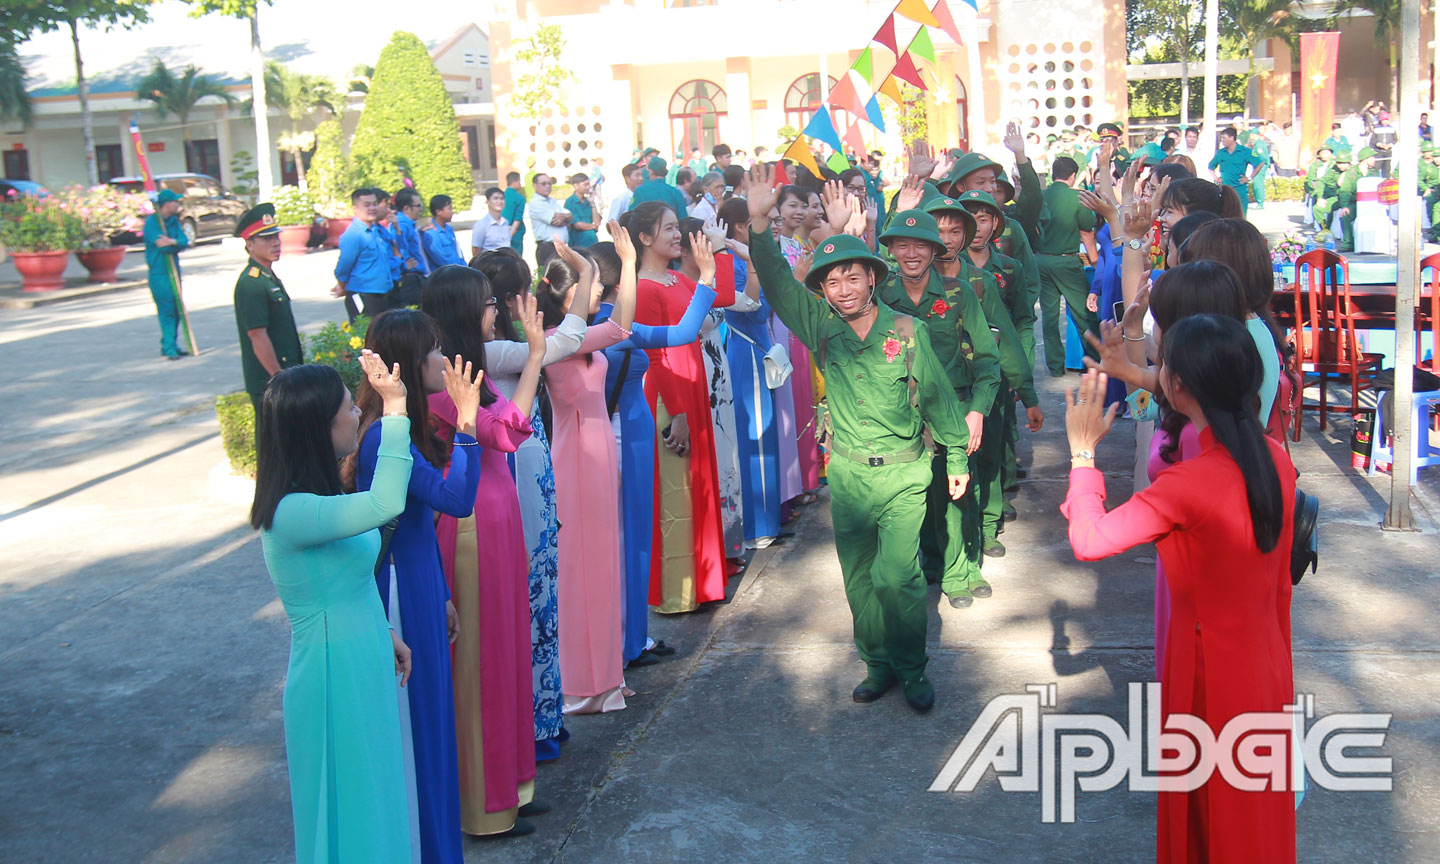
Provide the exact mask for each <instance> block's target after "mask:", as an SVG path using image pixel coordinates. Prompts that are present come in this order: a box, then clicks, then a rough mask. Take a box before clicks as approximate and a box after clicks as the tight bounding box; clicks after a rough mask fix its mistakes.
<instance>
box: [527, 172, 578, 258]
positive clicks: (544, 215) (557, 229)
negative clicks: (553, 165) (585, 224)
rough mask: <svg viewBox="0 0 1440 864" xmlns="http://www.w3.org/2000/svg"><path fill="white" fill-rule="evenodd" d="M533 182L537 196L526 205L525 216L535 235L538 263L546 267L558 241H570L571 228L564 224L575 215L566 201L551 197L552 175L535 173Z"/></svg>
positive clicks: (567, 223) (553, 181)
mask: <svg viewBox="0 0 1440 864" xmlns="http://www.w3.org/2000/svg"><path fill="white" fill-rule="evenodd" d="M530 184H531V185H532V186H533V187H534V188H535V195H534V197H532V198H531V199H530V203H528V204H526V205H525V218H526V219H528V220H530V230H531V231H532V232H533V233H534V235H535V262H536V264H538V265H539V266H540V267H544V266H545V263H546V262H548V261H549V260H550V258H551V257H553V255H554V252H555V241H556V240H564V241H565V242H567V243H568V242H569V241H570V229H569V228H567V227H565V226H567V225H569V224H570V220H571V219H572V218H573V217H572V216H571V214H570V211H569V210H566V209H565V203H564V202H563V201H556V200H555V199H554V198H551V197H550V190H551V189H552V188H553V187H554V186H555V179H554V178H553V177H551V176H550V175H549V174H536V175H535V179H533V180H531V181H530Z"/></svg>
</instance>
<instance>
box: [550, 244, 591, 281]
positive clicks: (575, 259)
mask: <svg viewBox="0 0 1440 864" xmlns="http://www.w3.org/2000/svg"><path fill="white" fill-rule="evenodd" d="M555 254H556V255H558V256H560V260H561V261H564V262H565V263H566V264H569V265H570V266H571V267H573V268H575V272H576V273H580V272H582V271H583V270H584V269H585V268H586V267H589V266H590V261H589V260H588V259H586V257H585V256H584V255H581V254H580V253H579V252H576V251H575V250H574V249H571V248H570V244H569V243H567V242H565V241H564V240H562V239H560V238H558V237H557V238H555Z"/></svg>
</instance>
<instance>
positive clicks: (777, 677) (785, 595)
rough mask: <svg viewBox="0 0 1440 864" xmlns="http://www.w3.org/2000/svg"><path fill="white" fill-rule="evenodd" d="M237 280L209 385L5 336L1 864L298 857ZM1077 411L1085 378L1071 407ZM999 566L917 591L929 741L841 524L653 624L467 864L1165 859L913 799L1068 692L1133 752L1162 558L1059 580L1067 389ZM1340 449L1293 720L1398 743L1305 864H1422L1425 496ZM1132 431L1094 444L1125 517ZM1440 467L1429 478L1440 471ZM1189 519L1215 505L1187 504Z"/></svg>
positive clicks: (70, 306)
mask: <svg viewBox="0 0 1440 864" xmlns="http://www.w3.org/2000/svg"><path fill="white" fill-rule="evenodd" d="M334 255H335V253H333V252H332V253H320V254H312V255H308V256H305V257H303V258H300V259H293V260H292V259H287V260H283V261H282V262H281V263H280V265H279V267H278V270H279V273H280V275H281V277H282V278H283V279H284V280H285V282H286V285H287V287H288V288H289V289H290V292H291V294H292V296H293V297H294V298H295V309H296V314H297V317H298V319H299V320H300V323H301V326H302V328H313V327H314V326H318V324H319V323H320V322H323V321H325V320H330V319H338V318H339V317H340V316H341V315H342V314H343V313H342V312H341V309H340V304H339V303H338V302H337V301H335V300H333V299H331V298H329V296H328V293H327V292H328V289H329V287H330V285H331V284H332V282H333V280H332V279H331V278H330V277H329V275H328V271H329V269H330V268H331V267H333V261H334ZM242 264H243V253H241V252H239V251H238V250H236V249H235V248H234V247H233V246H231V245H221V246H214V247H202V248H201V249H199V250H197V251H195V252H192V253H187V257H186V258H185V259H184V266H185V268H186V274H187V280H186V291H187V298H188V302H189V304H190V309H191V313H192V320H193V321H194V324H195V328H196V332H197V335H198V337H199V339H200V342H201V346H202V349H203V350H202V353H201V355H200V356H199V357H197V358H191V359H186V360H182V361H178V362H174V363H171V362H168V361H165V360H163V359H161V358H159V357H158V345H157V338H158V334H157V332H156V329H157V328H156V326H155V323H154V320H153V313H152V308H151V303H150V300H149V295H148V293H147V292H146V291H145V290H144V289H143V288H142V289H139V290H134V291H128V292H121V293H117V294H113V295H108V296H105V297H101V298H94V299H90V300H85V301H77V302H70V303H62V304H57V305H54V306H47V307H42V308H37V309H33V310H23V311H7V312H4V313H0V357H3V359H4V376H3V378H0V393H3V394H4V396H5V397H6V398H5V403H4V404H5V410H4V412H3V413H0V476H3V478H4V479H3V482H0V544H3V546H0V548H4V549H5V550H6V552H7V556H6V557H7V559H8V566H7V567H6V568H4V570H3V571H0V632H3V633H4V634H6V636H7V638H6V640H5V643H4V645H3V647H0V664H3V668H4V669H5V670H6V672H5V674H3V675H0V860H5V861H24V862H51V861H54V862H78V861H92V860H93V861H105V862H113V861H126V862H130V861H134V862H171V861H205V862H220V864H223V862H237V864H239V862H245V864H252V862H269V861H287V860H293V850H292V847H291V842H292V837H291V833H290V832H291V824H290V809H289V798H288V784H287V779H286V773H285V753H284V739H283V731H282V729H281V705H280V695H281V688H282V686H283V676H284V672H285V664H286V657H287V654H288V647H289V634H288V625H287V624H286V621H285V617H284V613H283V610H282V609H281V608H280V605H279V603H278V601H277V600H276V598H275V594H274V590H273V588H272V586H271V585H270V582H269V579H268V576H267V575H266V573H265V569H264V565H263V562H262V561H261V559H260V552H259V543H258V539H257V538H256V536H255V535H254V534H253V533H252V532H251V531H250V530H249V529H248V526H247V525H246V513H247V510H248V505H249V498H248V490H247V489H246V488H245V485H244V484H243V483H237V482H235V481H233V480H227V479H226V478H225V477H224V473H223V470H221V471H217V470H216V466H218V465H221V463H223V459H224V457H223V454H222V452H221V450H220V445H219V439H218V434H217V430H216V424H215V419H214V414H213V410H212V409H211V405H212V404H213V399H214V396H215V394H217V393H221V392H228V391H231V390H236V389H239V387H240V372H239V354H238V349H237V348H236V343H235V340H236V333H235V325H234V320H233V316H232V315H231V312H230V309H229V295H230V291H231V289H232V287H233V283H234V275H235V274H236V273H237V272H238V270H239V268H240V266H241V265H242ZM1068 380H1069V381H1071V382H1073V381H1074V378H1073V377H1071V378H1069V379H1068ZM1063 383H1064V382H1054V381H1051V380H1049V379H1045V381H1044V382H1043V387H1044V390H1045V394H1044V396H1043V397H1042V404H1043V406H1044V407H1045V409H1046V410H1047V412H1048V414H1049V416H1048V420H1047V427H1046V429H1045V430H1044V431H1043V432H1042V433H1040V434H1039V435H1037V436H1033V437H1030V436H1027V438H1026V441H1025V442H1024V443H1023V444H1022V452H1024V453H1026V454H1028V455H1029V457H1030V460H1031V462H1032V467H1031V474H1030V478H1029V479H1028V480H1026V481H1024V482H1023V484H1022V487H1021V490H1020V493H1019V496H1018V498H1017V500H1016V506H1017V507H1018V508H1019V510H1020V513H1021V519H1020V521H1018V522H1016V523H1013V524H1011V525H1010V526H1009V527H1008V529H1007V531H1006V533H1005V535H1004V536H1003V538H1002V539H1003V540H1004V541H1005V542H1006V544H1007V546H1008V547H1009V554H1008V555H1007V556H1006V557H1005V558H1002V559H996V560H992V561H990V562H987V567H986V570H987V576H989V577H990V579H991V581H992V582H993V584H994V585H995V591H996V593H995V596H994V597H993V598H992V599H989V600H983V601H977V603H976V605H975V606H973V607H972V608H970V609H966V610H955V609H951V608H950V607H949V606H948V605H947V604H945V603H944V602H943V599H942V598H940V597H939V595H938V593H936V592H933V591H932V594H931V607H932V609H931V657H932V660H931V667H930V668H931V675H932V678H933V680H934V681H935V684H936V687H937V690H938V694H939V696H938V702H937V706H936V709H935V711H934V712H933V713H932V714H930V715H928V716H924V717H921V716H917V715H915V714H913V713H912V712H910V710H909V709H908V708H907V707H906V706H905V705H904V703H903V700H902V699H901V698H900V696H899V695H898V693H897V694H893V695H890V696H887V697H885V698H884V699H883V700H881V701H880V702H877V703H875V704H873V705H869V706H859V705H855V704H853V703H852V702H851V701H850V699H849V691H850V689H851V688H852V687H853V686H854V685H855V683H857V682H858V680H859V678H860V677H861V676H862V675H863V669H862V667H861V665H860V664H859V662H858V659H857V658H856V656H855V652H854V648H853V646H852V644H851V642H850V635H849V626H848V622H849V617H848V613H847V611H846V607H845V602H844V597H843V594H842V593H841V591H840V586H839V573H838V566H837V564H836V560H835V555H834V551H833V547H832V546H831V545H830V543H831V533H830V531H831V529H830V523H829V517H828V509H827V505H826V503H825V500H824V498H823V496H822V502H821V503H820V504H818V505H815V506H813V507H811V508H809V509H808V511H807V512H806V513H805V514H804V515H803V516H802V518H801V520H800V522H799V523H798V534H797V536H796V537H795V538H794V539H793V540H790V541H788V542H787V543H785V544H783V545H781V546H777V547H774V548H772V549H770V550H767V551H766V552H763V553H760V554H759V555H757V557H756V560H755V561H753V562H752V564H751V567H750V569H749V571H748V572H747V573H746V574H745V575H744V576H743V577H741V578H740V579H738V580H734V581H732V597H731V600H730V602H728V603H727V604H724V605H719V606H717V607H716V608H713V609H706V610H704V611H702V612H699V613H696V614H693V615H689V616H682V617H679V618H660V617H658V616H652V627H653V629H654V630H655V631H656V635H657V636H660V637H663V638H665V639H666V640H667V641H668V642H670V643H671V644H676V645H678V646H679V648H680V652H679V653H678V654H677V655H676V656H675V657H673V658H671V659H669V660H667V661H666V662H664V663H662V664H660V665H658V666H653V667H648V668H644V669H638V670H634V671H632V673H631V674H630V675H629V676H628V678H629V684H630V686H631V687H632V688H634V689H635V690H636V691H637V696H636V697H635V698H634V699H632V700H630V708H628V709H627V710H625V711H623V712H619V713H616V714H611V715H604V716H587V717H577V718H572V719H571V721H570V724H569V725H570V727H571V730H572V732H573V733H574V739H573V740H572V741H571V742H570V743H569V744H567V745H566V749H565V755H564V757H563V758H562V759H561V760H559V761H558V762H555V763H549V764H545V765H542V766H541V768H540V776H539V780H538V794H539V796H540V797H541V798H543V799H545V800H548V801H550V802H551V803H552V804H554V805H555V810H554V811H553V812H552V813H550V814H546V815H544V816H540V817H536V819H535V820H534V821H535V823H536V824H537V826H538V827H539V829H540V830H539V832H538V833H537V834H536V835H534V836H532V837H529V838H522V839H517V840H504V841H489V842H487V841H479V840H467V841H466V846H465V848H466V860H467V861H470V862H491V861H496V862H499V861H507V862H509V861H533V862H550V861H573V862H590V861H611V860H625V861H627V862H676V861H716V862H750V861H755V862H761V861H764V862H773V861H796V860H807V861H860V862H880V861H884V862H889V861H891V860H895V859H900V858H905V859H908V858H915V859H921V858H924V859H940V860H977V859H983V860H993V861H1015V862H1021V861H1036V860H1054V859H1057V858H1061V859H1065V860H1097V859H1101V858H1108V859H1113V860H1120V861H1135V860H1144V859H1146V858H1149V857H1151V856H1153V848H1154V847H1153V834H1154V805H1153V798H1152V797H1151V796H1150V795H1147V794H1145V793H1129V792H1125V791H1122V790H1114V791H1110V792H1104V793H1095V794H1082V795H1081V797H1080V800H1079V804H1078V806H1077V816H1078V820H1077V821H1076V822H1075V823H1074V824H1069V825H1057V824H1043V823H1042V821H1041V815H1040V814H1041V801H1040V795H1039V794H1038V793H1006V792H1002V791H1001V789H1000V787H999V784H998V783H997V782H996V781H995V779H994V777H993V775H991V776H987V777H986V778H985V779H983V780H982V781H981V782H980V784H979V786H978V787H977V788H976V790H975V791H974V792H966V793H930V792H927V791H925V790H926V787H927V786H928V785H929V784H930V782H931V780H932V779H933V778H934V776H935V774H936V772H937V771H938V770H939V768H940V766H941V765H942V764H943V763H944V762H945V760H946V758H947V757H948V756H949V755H950V753H951V751H952V750H953V749H954V748H955V746H956V745H957V744H958V743H959V741H960V739H961V738H962V737H963V736H964V734H965V732H966V730H967V729H968V728H969V726H970V724H971V723H972V722H973V721H974V720H975V718H976V716H977V715H978V714H979V712H980V710H981V708H982V707H983V706H984V705H985V703H986V702H987V701H988V700H989V699H991V698H992V697H994V696H997V695H1001V694H1009V693H1019V692H1023V690H1024V687H1025V685H1027V684H1032V683H1036V684H1048V683H1055V684H1057V685H1058V696H1059V710H1061V711H1066V712H1077V711H1085V712H1100V713H1105V714H1108V715H1109V716H1112V717H1115V718H1117V719H1119V720H1120V721H1121V722H1122V723H1124V722H1125V717H1126V714H1125V686H1126V684H1127V683H1128V682H1131V681H1144V680H1148V679H1149V677H1150V676H1151V674H1152V660H1151V651H1152V629H1151V628H1152V606H1151V604H1152V591H1153V581H1154V575H1153V574H1154V570H1153V556H1154V552H1153V549H1149V548H1147V549H1137V550H1133V551H1132V552H1130V553H1127V554H1126V555H1122V556H1119V557H1117V558H1115V559H1111V560H1108V561H1104V562H1097V563H1079V562H1076V561H1075V560H1074V558H1073V556H1072V555H1071V554H1070V552H1069V548H1068V545H1067V543H1066V541H1065V534H1064V523H1063V520H1062V519H1061V518H1060V516H1059V513H1058V510H1057V507H1058V504H1059V502H1060V500H1061V499H1062V498H1063V496H1064V492H1065V485H1066V471H1067V470H1068V449H1067V447H1066V444H1065V440H1064V432H1063V418H1062V414H1061V410H1060V401H1059V392H1060V390H1059V386H1060V384H1063ZM1348 436H1349V428H1348V425H1345V426H1342V427H1341V428H1340V429H1339V430H1337V429H1335V428H1334V427H1332V428H1331V429H1330V430H1329V432H1328V433H1326V434H1324V435H1321V434H1320V433H1319V430H1318V427H1317V426H1316V425H1315V424H1314V423H1313V422H1311V421H1309V419H1308V418H1307V423H1306V437H1305V440H1304V441H1303V442H1301V443H1300V444H1299V445H1296V447H1295V459H1296V462H1297V464H1298V466H1299V467H1300V468H1301V470H1302V472H1303V477H1302V481H1301V483H1302V486H1303V487H1304V488H1306V489H1307V490H1309V491H1312V492H1315V493H1316V494H1318V495H1319V496H1320V498H1321V501H1322V511H1321V515H1322V525H1321V532H1322V534H1321V537H1322V541H1321V542H1322V570H1321V572H1320V574H1319V575H1318V576H1312V577H1308V578H1307V579H1306V581H1305V582H1304V583H1302V584H1301V586H1300V587H1299V588H1298V589H1297V591H1296V594H1295V602H1294V609H1293V617H1294V632H1295V639H1294V651H1295V670H1296V689H1297V690H1298V691H1300V692H1308V693H1314V694H1315V696H1316V700H1317V707H1318V709H1319V711H1320V713H1321V714H1329V713H1333V712H1339V711H1355V710H1379V711H1389V712H1393V715H1394V717H1393V722H1392V726H1391V732H1390V737H1389V739H1388V741H1387V743H1386V746H1385V748H1384V753H1385V755H1389V756H1392V757H1393V758H1394V760H1395V775H1396V779H1395V790H1394V791H1393V792H1391V793H1338V792H1328V791H1325V790H1319V789H1315V788H1312V789H1311V791H1310V793H1309V795H1308V797H1307V800H1306V802H1305V804H1304V806H1303V807H1302V808H1301V810H1300V815H1299V842H1300V851H1301V857H1302V859H1303V860H1306V861H1336V862H1351V861H1356V860H1394V861H1433V860H1437V859H1440V837H1437V829H1436V828H1435V827H1434V826H1435V825H1436V824H1437V821H1440V818H1437V817H1440V799H1437V797H1436V795H1435V793H1434V790H1435V789H1436V788H1440V767H1437V765H1440V760H1437V750H1440V725H1437V723H1436V721H1437V719H1440V673H1437V669H1436V664H1435V662H1434V658H1435V656H1436V653H1437V650H1440V642H1437V639H1436V636H1435V626H1434V621H1435V620H1436V613H1437V611H1440V610H1437V600H1436V597H1435V591H1434V582H1435V579H1436V577H1437V574H1440V565H1437V563H1436V561H1437V552H1440V544H1437V542H1436V534H1435V523H1434V519H1433V517H1432V515H1431V514H1432V513H1433V512H1434V508H1435V502H1436V501H1437V500H1440V499H1437V497H1436V494H1435V493H1436V489H1437V482H1440V474H1430V473H1429V472H1424V473H1422V488H1421V490H1420V496H1419V498H1417V499H1416V507H1417V510H1416V514H1417V519H1418V520H1419V522H1420V523H1421V525H1422V527H1423V529H1424V530H1423V531H1422V532H1421V533H1416V534H1386V533H1382V532H1380V531H1379V530H1378V528H1377V527H1376V523H1377V521H1378V519H1379V516H1380V515H1381V514H1382V513H1383V510H1384V502H1385V500H1386V498H1387V497H1388V491H1389V484H1388V478H1377V479H1376V480H1372V479H1370V478H1366V477H1361V476H1357V475H1356V474H1355V473H1354V472H1353V471H1352V470H1351V469H1350V468H1349V452H1348ZM1132 448H1133V438H1132V436H1131V433H1130V430H1129V429H1128V428H1127V427H1126V426H1125V425H1124V424H1119V425H1117V427H1116V430H1115V432H1114V433H1113V434H1112V435H1111V436H1110V438H1108V439H1107V440H1106V441H1105V442H1103V444H1102V448H1101V454H1100V464H1101V465H1102V467H1103V468H1105V469H1106V470H1107V472H1109V480H1110V493H1111V500H1112V501H1119V500H1123V497H1124V496H1125V494H1126V493H1127V490H1128V489H1129V485H1130V479H1129V476H1128V471H1127V470H1126V466H1128V465H1129V464H1130V459H1129V453H1130V452H1131V451H1132ZM1432 470H1433V469H1432ZM1197 493H1200V494H1203V490H1197Z"/></svg>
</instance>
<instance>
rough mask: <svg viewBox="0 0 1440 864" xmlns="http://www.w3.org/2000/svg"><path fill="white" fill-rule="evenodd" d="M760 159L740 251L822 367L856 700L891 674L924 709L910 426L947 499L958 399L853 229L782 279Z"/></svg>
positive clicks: (874, 691) (958, 449)
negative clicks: (939, 470) (886, 294)
mask: <svg viewBox="0 0 1440 864" xmlns="http://www.w3.org/2000/svg"><path fill="white" fill-rule="evenodd" d="M774 187H775V174H774V170H773V169H772V168H769V167H766V166H764V165H757V166H756V167H755V168H754V169H752V170H751V173H750V187H749V192H748V193H747V199H748V203H749V206H750V257H751V261H752V263H753V266H754V268H755V275H756V276H757V277H758V278H759V279H760V280H761V282H762V283H764V285H765V289H766V290H765V296H766V299H767V300H768V301H769V302H770V305H771V307H772V308H773V309H774V310H775V314H776V315H778V316H779V317H780V320H781V321H783V322H784V323H785V325H786V326H787V327H789V328H790V332H792V333H794V334H795V335H796V336H797V337H798V338H799V339H800V341H801V342H802V343H804V344H805V346H806V347H808V348H809V349H810V351H811V352H812V356H814V357H815V359H816V360H817V361H818V362H819V363H820V365H821V370H820V371H821V372H822V373H823V374H824V375H825V392H826V402H827V403H828V406H829V407H828V417H829V419H828V425H829V426H830V427H831V428H832V430H833V438H832V439H831V442H830V451H831V452H832V453H833V454H834V458H832V459H831V460H830V464H829V470H828V477H829V481H830V494H831V500H830V512H831V516H832V519H833V522H834V525H835V551H836V552H837V553H838V554H839V557H840V570H841V573H842V574H843V576H844V580H845V596H846V599H847V600H848V601H849V604H850V613H851V615H852V617H853V618H854V622H855V647H856V648H857V649H858V650H859V652H860V658H861V659H862V660H864V661H865V665H866V669H867V674H866V676H865V680H864V681H862V682H861V683H860V685H859V686H858V687H856V688H855V692H854V694H853V698H854V699H855V701H856V702H873V701H874V700H876V699H878V698H880V697H881V696H883V695H884V694H885V692H886V691H887V690H889V689H890V688H891V687H893V686H894V685H895V683H896V682H897V681H898V682H899V683H900V685H901V686H902V687H903V688H904V691H905V700H906V701H907V702H908V703H909V704H910V706H911V707H912V708H914V709H915V710H917V711H928V710H930V708H931V707H932V706H933V705H934V704H935V688H934V687H933V686H932V685H931V684H930V681H929V679H927V678H926V677H925V665H926V663H927V660H928V658H927V657H926V656H925V631H926V627H927V623H928V622H927V618H926V614H927V610H926V599H925V594H926V591H925V580H924V578H923V577H922V576H921V575H920V566H919V560H918V559H919V554H918V553H919V538H920V527H921V523H922V522H923V521H924V519H925V496H926V490H927V489H928V488H929V486H930V481H931V475H930V465H929V464H928V462H927V460H926V453H925V442H924V440H923V438H922V435H921V432H922V428H923V427H925V426H928V427H929V430H930V433H931V435H933V437H934V439H935V441H936V443H938V444H941V445H943V446H944V447H945V451H946V480H947V486H948V490H949V493H950V497H951V499H952V500H959V499H960V498H962V497H963V496H964V494H965V492H966V487H967V485H968V484H969V481H970V477H969V470H970V469H969V460H968V458H967V457H966V454H965V448H966V444H967V441H968V434H967V432H966V427H965V421H964V419H963V418H962V416H961V413H960V403H959V402H958V401H957V400H956V399H955V391H954V389H952V388H951V386H950V381H949V376H948V375H947V374H946V370H945V369H944V368H943V367H942V366H941V365H940V361H939V360H938V359H937V358H936V355H935V351H934V349H933V348H931V343H930V335H931V334H930V332H929V328H928V327H927V326H926V325H925V323H924V322H923V321H916V320H914V319H913V318H910V317H908V316H904V315H897V314H896V313H895V312H894V311H893V310H891V309H890V308H889V307H888V306H885V305H884V304H883V303H879V302H876V299H875V286H876V283H877V282H879V281H880V280H882V279H884V278H885V276H886V275H887V271H886V267H885V263H884V262H883V261H882V260H881V259H880V258H879V257H877V256H875V255H874V254H872V253H871V252H870V250H869V249H867V248H866V247H865V243H864V241H862V240H860V239H859V238H857V237H850V236H848V235H838V236H835V237H831V238H830V239H828V240H826V241H824V242H822V243H821V244H820V246H819V247H818V248H817V249H816V252H815V259H814V261H813V263H812V265H811V269H810V271H809V273H808V274H807V275H806V284H807V285H808V286H809V287H810V288H811V289H813V290H815V291H817V292H822V293H823V295H824V296H823V298H822V297H818V296H816V295H815V294H812V293H810V291H808V290H806V287H805V286H802V285H801V284H800V283H798V282H796V281H795V277H794V276H793V275H792V274H791V271H790V267H789V265H788V264H787V263H786V261H785V258H784V257H783V256H782V255H781V253H780V247H779V245H778V244H777V243H776V241H775V238H774V237H773V236H772V235H771V233H770V210H771V208H773V207H774V206H775V202H776V199H777V198H778V195H777V193H776V190H775V188H774Z"/></svg>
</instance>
